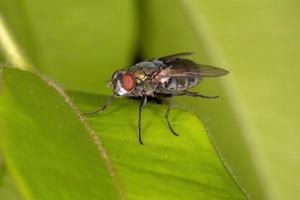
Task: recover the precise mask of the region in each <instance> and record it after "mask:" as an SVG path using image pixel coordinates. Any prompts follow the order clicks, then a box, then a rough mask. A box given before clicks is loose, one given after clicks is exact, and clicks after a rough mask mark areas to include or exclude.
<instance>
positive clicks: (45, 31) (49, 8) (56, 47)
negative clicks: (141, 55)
mask: <svg viewBox="0 0 300 200" xmlns="http://www.w3.org/2000/svg"><path fill="white" fill-rule="evenodd" d="M136 12H137V10H136V7H135V2H134V1H123V0H110V1H106V0H89V1H82V0H73V1H70V0H43V1H39V0H25V1H19V0H1V1H0V13H1V14H2V17H3V19H4V20H6V25H7V26H8V28H9V29H10V35H12V37H13V38H14V39H15V42H16V43H17V44H18V45H17V46H18V48H19V49H20V51H18V52H20V53H22V52H23V54H24V55H25V57H26V58H27V59H28V60H29V62H31V63H32V64H33V65H34V66H35V67H36V68H38V69H40V70H42V71H43V72H44V73H45V74H47V75H49V76H50V77H51V78H52V79H54V80H55V81H57V82H58V83H60V84H61V85H63V86H64V87H65V88H69V89H77V90H82V91H94V92H95V91H101V92H102V93H105V92H106V93H108V90H107V88H106V87H105V86H106V82H107V81H108V79H109V78H110V77H111V74H112V72H113V71H114V70H115V69H116V68H122V67H124V65H128V64H129V63H130V62H131V61H132V58H133V53H134V48H135V46H136V45H135V44H136V42H135V40H136V35H137V33H136V32H137V30H136V25H137V23H136V21H137V18H136ZM0 17H1V16H0ZM0 43H1V42H0ZM4 48H5V51H9V49H7V48H10V47H4ZM10 55H11V54H10ZM11 56H15V55H11ZM7 59H8V61H11V60H10V58H9V57H8V58H7ZM13 64H14V63H13Z"/></svg>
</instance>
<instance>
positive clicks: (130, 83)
mask: <svg viewBox="0 0 300 200" xmlns="http://www.w3.org/2000/svg"><path fill="white" fill-rule="evenodd" d="M110 85H111V86H112V87H113V92H114V94H115V95H116V96H131V92H132V91H133V90H134V89H135V85H136V81H135V79H134V76H133V74H131V73H129V72H127V71H123V70H118V71H116V72H115V73H114V74H113V76H112V79H111V82H110Z"/></svg>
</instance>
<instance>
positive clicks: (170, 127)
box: [165, 95, 178, 136]
mask: <svg viewBox="0 0 300 200" xmlns="http://www.w3.org/2000/svg"><path fill="white" fill-rule="evenodd" d="M172 103H173V95H172V96H171V97H170V101H169V104H168V107H167V111H166V113H165V119H166V121H167V123H168V126H169V129H170V131H171V132H172V133H173V134H174V135H175V136H178V134H177V133H176V132H175V131H174V130H173V128H172V126H171V124H170V121H169V112H170V110H171V107H172Z"/></svg>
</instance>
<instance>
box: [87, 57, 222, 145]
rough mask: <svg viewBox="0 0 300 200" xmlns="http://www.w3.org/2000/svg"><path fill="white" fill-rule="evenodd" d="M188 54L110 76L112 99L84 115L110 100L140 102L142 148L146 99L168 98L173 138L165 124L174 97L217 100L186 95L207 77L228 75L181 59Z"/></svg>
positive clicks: (214, 68) (154, 59)
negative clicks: (142, 124)
mask: <svg viewBox="0 0 300 200" xmlns="http://www.w3.org/2000/svg"><path fill="white" fill-rule="evenodd" d="M191 54H192V53H178V54H174V55H169V56H165V57H160V58H153V59H150V60H147V61H143V62H139V63H137V64H135V65H133V66H131V67H129V68H128V69H126V70H117V71H116V72H114V74H113V75H112V79H111V82H110V84H109V85H110V86H112V88H113V95H112V96H111V97H110V98H109V99H108V100H107V101H106V102H105V103H104V105H102V106H101V107H100V108H99V109H97V110H95V111H94V112H90V113H85V114H84V115H93V114H96V113H99V112H101V111H103V110H105V109H106V108H107V106H108V105H109V104H110V103H111V100H112V99H113V97H114V96H127V97H135V98H136V97H138V98H141V103H140V106H139V115H138V130H139V142H140V144H143V141H142V137H141V120H142V115H141V114H142V110H143V108H144V107H145V105H146V103H147V98H150V97H152V98H160V97H168V98H170V100H169V103H168V106H167V110H166V112H165V120H166V122H167V124H168V127H169V129H170V131H171V132H172V133H173V134H174V135H175V136H177V135H178V134H177V133H176V132H175V131H174V129H173V128H172V126H171V124H170V121H169V112H170V109H171V106H172V102H173V97H174V96H191V97H202V98H208V99H214V98H218V96H205V95H202V94H199V93H197V92H191V91H189V89H190V88H193V87H195V86H196V85H197V84H198V83H199V82H200V80H202V79H203V78H209V77H219V76H224V75H226V74H228V71H227V70H225V69H221V68H218V67H212V66H208V65H202V64H197V63H195V62H194V61H192V60H190V59H186V58H183V57H185V56H189V55H191Z"/></svg>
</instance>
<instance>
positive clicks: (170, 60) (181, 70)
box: [159, 53, 228, 78]
mask: <svg viewBox="0 0 300 200" xmlns="http://www.w3.org/2000/svg"><path fill="white" fill-rule="evenodd" d="M190 54H191V53H180V54H174V55H171V56H166V57H162V58H159V60H161V61H163V62H164V64H165V65H166V66H167V67H166V69H165V70H168V74H169V76H175V77H183V76H187V77H196V78H207V77H219V76H224V75H226V74H228V71H227V70H225V69H222V68H218V67H213V66H209V65H203V64H197V63H195V62H194V61H192V60H189V59H185V58H181V56H183V55H184V56H187V55H190Z"/></svg>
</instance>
